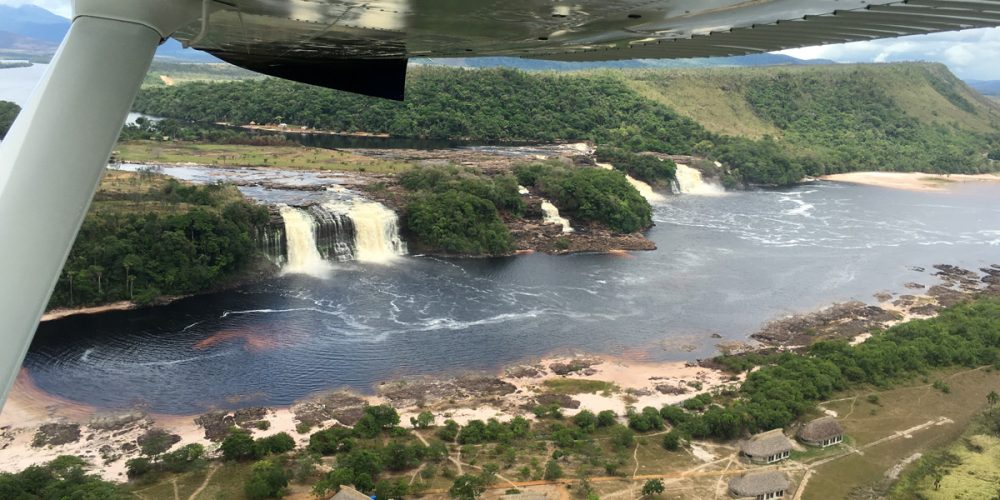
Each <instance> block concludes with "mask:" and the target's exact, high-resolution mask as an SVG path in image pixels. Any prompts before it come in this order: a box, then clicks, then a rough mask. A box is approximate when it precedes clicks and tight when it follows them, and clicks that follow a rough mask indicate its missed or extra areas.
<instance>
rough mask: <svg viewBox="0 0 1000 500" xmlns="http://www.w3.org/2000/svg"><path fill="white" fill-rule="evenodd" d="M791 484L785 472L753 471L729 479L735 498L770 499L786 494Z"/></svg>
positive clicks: (731, 492) (730, 489)
mask: <svg viewBox="0 0 1000 500" xmlns="http://www.w3.org/2000/svg"><path fill="white" fill-rule="evenodd" d="M791 485H792V483H791V482H789V481H788V476H786V475H785V473H784V472H778V471H769V472H751V473H750V474H746V475H743V476H740V477H737V478H735V479H733V480H732V481H729V494H730V495H732V497H733V498H753V499H754V500H769V499H771V498H779V497H783V496H785V492H786V491H788V487H789V486H791Z"/></svg>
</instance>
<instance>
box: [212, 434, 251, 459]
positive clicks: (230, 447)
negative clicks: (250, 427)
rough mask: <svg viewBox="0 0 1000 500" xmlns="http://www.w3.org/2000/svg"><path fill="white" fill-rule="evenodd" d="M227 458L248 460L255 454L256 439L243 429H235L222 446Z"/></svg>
mask: <svg viewBox="0 0 1000 500" xmlns="http://www.w3.org/2000/svg"><path fill="white" fill-rule="evenodd" d="M220 449H221V450H222V457H223V458H224V459H226V460H246V459H249V458H253V456H254V440H253V438H252V437H250V433H249V432H247V431H245V430H243V429H233V430H232V431H230V433H229V435H228V436H226V439H224V440H222V445H221V446H220Z"/></svg>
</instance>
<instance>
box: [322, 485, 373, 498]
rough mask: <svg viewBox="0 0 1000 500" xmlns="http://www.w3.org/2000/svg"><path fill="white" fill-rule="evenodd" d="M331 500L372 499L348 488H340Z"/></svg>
mask: <svg viewBox="0 0 1000 500" xmlns="http://www.w3.org/2000/svg"><path fill="white" fill-rule="evenodd" d="M331 500H372V498H371V497H370V496H368V495H365V494H364V493H361V492H360V491H358V490H356V489H354V488H351V487H350V486H341V487H340V491H338V492H337V494H336V495H334V496H333V498H332V499H331Z"/></svg>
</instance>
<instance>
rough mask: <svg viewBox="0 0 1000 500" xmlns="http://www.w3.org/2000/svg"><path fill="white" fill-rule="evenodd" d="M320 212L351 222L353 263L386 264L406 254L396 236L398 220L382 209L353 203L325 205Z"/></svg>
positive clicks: (375, 204) (385, 209) (377, 204)
mask: <svg viewBox="0 0 1000 500" xmlns="http://www.w3.org/2000/svg"><path fill="white" fill-rule="evenodd" d="M323 208H325V209H327V210H329V211H331V212H334V213H344V214H346V215H347V216H348V217H350V218H351V221H352V222H353V223H354V231H355V236H354V247H355V252H354V259H355V260H357V261H359V262H373V263H377V264H385V263H388V262H391V261H393V260H395V259H396V258H397V257H399V256H401V255H405V254H406V243H404V242H403V240H402V238H400V236H399V217H398V216H397V215H396V212H393V211H392V210H390V209H388V208H387V207H386V206H385V205H382V204H381V203H376V202H373V201H362V200H353V201H350V202H346V203H344V202H335V203H325V204H324V205H323Z"/></svg>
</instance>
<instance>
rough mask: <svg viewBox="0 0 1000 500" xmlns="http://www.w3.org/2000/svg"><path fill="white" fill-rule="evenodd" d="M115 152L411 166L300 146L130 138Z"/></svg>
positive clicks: (360, 167)
mask: <svg viewBox="0 0 1000 500" xmlns="http://www.w3.org/2000/svg"><path fill="white" fill-rule="evenodd" d="M116 151H117V153H118V157H119V158H121V160H122V161H125V162H130V163H161V164H163V163H195V164H199V165H210V166H220V167H222V166H226V167H233V166H237V167H273V168H282V169H308V170H335V171H342V172H369V173H375V174H388V173H398V172H402V171H405V170H407V169H409V168H410V165H408V164H406V163H404V162H392V161H384V160H379V159H375V158H368V157H364V156H358V155H352V154H349V153H345V152H342V151H335V150H331V149H320V148H306V147H300V146H242V145H228V144H197V143H179V142H170V143H162V142H154V141H130V142H125V143H121V144H119V145H118V148H117V150H116Z"/></svg>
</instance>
